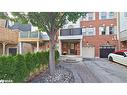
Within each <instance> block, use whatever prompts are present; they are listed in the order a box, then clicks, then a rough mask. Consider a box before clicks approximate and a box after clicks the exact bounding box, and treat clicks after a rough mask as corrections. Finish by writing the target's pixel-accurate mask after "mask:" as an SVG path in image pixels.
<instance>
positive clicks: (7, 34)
mask: <svg viewBox="0 0 127 95" xmlns="http://www.w3.org/2000/svg"><path fill="white" fill-rule="evenodd" d="M18 36H19V32H18V31H12V30H10V29H7V28H1V27H0V43H2V42H6V43H9V44H17V43H18Z"/></svg>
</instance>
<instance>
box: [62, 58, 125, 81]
mask: <svg viewBox="0 0 127 95" xmlns="http://www.w3.org/2000/svg"><path fill="white" fill-rule="evenodd" d="M61 65H62V66H64V67H65V68H68V69H69V70H71V71H72V72H73V74H74V77H75V83H127V67H125V66H122V65H119V64H117V63H113V62H109V61H108V60H107V59H100V58H99V59H85V60H84V61H83V62H79V63H73V64H71V63H61Z"/></svg>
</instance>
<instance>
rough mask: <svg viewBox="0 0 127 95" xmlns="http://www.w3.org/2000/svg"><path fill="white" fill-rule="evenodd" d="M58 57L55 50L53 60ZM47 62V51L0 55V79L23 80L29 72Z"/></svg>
mask: <svg viewBox="0 0 127 95" xmlns="http://www.w3.org/2000/svg"><path fill="white" fill-rule="evenodd" d="M58 58H59V53H58V51H55V60H57V59H58ZM48 63H49V52H37V53H33V54H31V53H27V54H25V55H16V56H1V57H0V80H1V79H3V80H13V82H25V80H26V79H27V78H28V77H29V75H30V73H31V72H34V70H37V69H40V68H41V67H42V66H46V65H47V64H48Z"/></svg>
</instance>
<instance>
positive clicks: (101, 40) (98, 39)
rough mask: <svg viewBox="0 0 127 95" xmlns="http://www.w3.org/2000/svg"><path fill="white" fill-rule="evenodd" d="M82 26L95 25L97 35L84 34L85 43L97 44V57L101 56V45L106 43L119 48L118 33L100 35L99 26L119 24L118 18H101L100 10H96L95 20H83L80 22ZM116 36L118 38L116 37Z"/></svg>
mask: <svg viewBox="0 0 127 95" xmlns="http://www.w3.org/2000/svg"><path fill="white" fill-rule="evenodd" d="M80 24H81V27H82V28H89V27H95V32H96V33H95V35H93V36H84V37H83V45H86V44H87V43H89V44H91V45H94V46H95V57H99V56H100V55H99V54H100V46H102V45H105V44H107V43H108V44H110V45H112V46H115V47H116V49H117V48H118V42H117V38H116V34H110V35H99V27H100V26H102V25H105V26H111V25H113V26H117V19H116V18H113V19H104V20H102V19H99V12H95V20H91V21H81V22H80ZM114 38H116V39H114Z"/></svg>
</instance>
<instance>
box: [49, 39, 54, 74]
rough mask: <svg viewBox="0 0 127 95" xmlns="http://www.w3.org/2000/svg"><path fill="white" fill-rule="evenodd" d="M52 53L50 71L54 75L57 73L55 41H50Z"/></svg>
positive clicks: (50, 53)
mask: <svg viewBox="0 0 127 95" xmlns="http://www.w3.org/2000/svg"><path fill="white" fill-rule="evenodd" d="M49 43H50V52H49V71H50V74H51V75H53V74H54V72H55V46H54V45H55V44H54V40H50V41H49Z"/></svg>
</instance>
